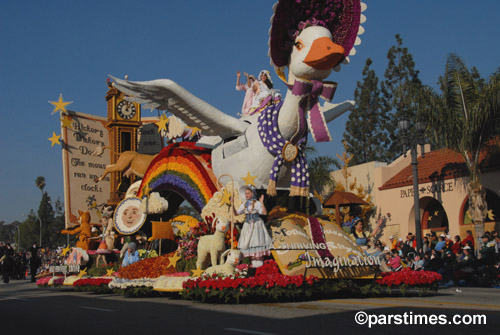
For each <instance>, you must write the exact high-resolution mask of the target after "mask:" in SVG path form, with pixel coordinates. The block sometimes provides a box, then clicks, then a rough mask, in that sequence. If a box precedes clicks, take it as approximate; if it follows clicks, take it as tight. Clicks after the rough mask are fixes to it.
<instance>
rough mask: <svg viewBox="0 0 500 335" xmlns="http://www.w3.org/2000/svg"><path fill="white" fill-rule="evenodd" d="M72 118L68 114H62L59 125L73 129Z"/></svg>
mask: <svg viewBox="0 0 500 335" xmlns="http://www.w3.org/2000/svg"><path fill="white" fill-rule="evenodd" d="M72 123H73V119H72V118H71V117H69V116H66V115H65V116H63V118H62V119H61V126H62V127H64V128H69V129H73V125H72Z"/></svg>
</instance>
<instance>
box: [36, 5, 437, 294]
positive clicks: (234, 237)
mask: <svg viewBox="0 0 500 335" xmlns="http://www.w3.org/2000/svg"><path fill="white" fill-rule="evenodd" d="M365 9H366V5H365V4H363V3H361V2H360V1H359V0H331V1H313V0H311V1H298V0H280V1H278V3H277V4H275V6H274V7H273V11H274V13H273V16H272V19H271V22H272V23H271V30H270V39H269V55H270V57H271V64H272V66H273V67H274V69H275V71H276V73H277V75H278V76H279V78H280V79H281V80H283V82H284V83H285V84H286V86H287V92H286V94H285V96H284V98H281V97H280V96H273V97H271V98H266V99H264V100H263V101H262V103H261V104H260V105H259V106H258V108H257V109H256V110H255V111H254V112H253V114H252V115H249V116H248V115H247V116H244V117H242V118H239V119H238V118H235V117H232V116H230V115H228V114H226V113H224V112H222V111H220V110H218V109H217V108H215V107H214V106H212V105H210V104H208V103H206V102H204V101H202V100H201V99H199V98H197V97H196V96H194V95H193V94H191V93H190V92H189V91H188V90H186V89H185V88H183V87H181V86H180V85H178V84H177V83H175V82H174V81H172V80H169V79H159V80H152V81H145V82H133V81H128V80H127V79H119V78H115V77H111V81H110V82H109V87H110V92H111V91H113V90H114V92H118V93H117V94H118V95H117V96H116V99H117V100H116V99H115V98H110V101H114V102H115V103H117V106H121V107H117V108H119V110H117V111H118V112H119V111H121V116H122V117H124V118H125V119H127V118H128V119H131V118H133V117H135V115H136V113H137V112H136V111H137V110H138V109H139V108H140V106H141V105H142V106H143V107H145V108H152V109H158V110H161V111H166V112H168V113H169V114H170V116H169V117H167V116H166V115H165V114H163V115H162V116H161V117H160V120H159V121H157V122H156V124H155V126H156V127H157V131H158V133H160V134H162V135H163V136H164V138H167V139H170V141H169V142H167V145H166V146H165V147H164V148H163V149H161V151H160V152H158V153H154V155H151V154H141V153H138V152H135V150H133V148H131V150H126V151H124V150H121V151H119V152H117V151H116V149H113V146H112V145H111V143H112V142H113V139H114V138H116V136H115V135H116V134H117V132H118V133H120V131H119V130H116V129H119V127H118V126H115V125H114V124H113V122H112V121H113V120H111V121H110V119H109V118H108V124H107V128H108V130H109V134H110V139H111V140H110V141H109V142H105V141H101V142H96V146H95V148H94V149H93V150H92V155H93V156H99V157H100V156H102V153H103V151H104V150H105V148H107V147H109V146H111V148H112V150H114V152H113V153H110V154H111V157H112V159H111V160H112V162H111V163H112V164H107V165H105V169H103V171H102V173H101V175H100V176H94V177H95V178H94V179H95V182H96V184H95V185H100V183H102V182H106V180H107V179H109V178H110V176H111V178H112V180H113V178H115V180H116V176H118V175H124V176H132V177H134V178H136V179H135V182H133V183H131V185H130V186H129V187H128V189H127V190H126V192H124V193H125V198H124V199H117V197H119V194H117V193H113V192H115V190H116V189H118V186H119V182H118V181H115V183H114V184H113V183H111V184H112V185H111V186H110V193H111V194H112V196H111V199H109V201H107V203H106V205H102V210H100V211H99V210H98V208H99V206H100V205H99V204H98V202H97V201H95V198H91V199H90V201H87V203H90V204H92V205H93V210H94V211H95V212H97V214H98V215H99V217H100V218H101V217H102V218H103V224H102V232H101V238H100V242H101V243H100V245H99V248H97V251H95V253H97V252H99V250H101V251H102V252H107V253H115V255H116V256H118V255H119V259H118V258H115V259H114V262H113V265H110V264H109V263H107V262H105V266H104V267H101V269H100V268H99V266H98V264H96V265H95V266H94V265H93V264H94V263H97V262H98V260H97V259H95V260H94V258H92V257H90V261H89V260H87V261H86V263H85V264H83V262H82V263H80V266H79V268H78V274H77V275H76V274H74V275H70V276H68V275H67V274H70V271H69V270H65V271H63V272H64V273H62V274H61V273H58V272H57V271H56V270H57V269H53V274H52V276H51V278H52V279H43V280H42V279H40V283H39V285H40V286H46V285H58V284H64V285H67V286H73V287H75V289H77V290H80V291H92V292H96V293H103V292H106V293H108V292H122V293H125V294H127V295H141V294H176V295H179V292H180V295H181V296H182V297H184V298H186V299H196V300H202V301H207V300H209V301H226V302H227V301H236V302H239V301H240V300H241V298H244V299H247V300H249V301H251V300H253V299H257V300H258V299H266V300H269V299H271V300H280V299H295V298H300V299H305V298H314V297H320V296H321V297H325V296H329V295H332V296H335V295H336V294H341V293H342V294H358V293H368V292H369V293H377V292H378V291H379V290H380V288H381V285H382V286H384V287H401V286H403V287H418V288H429V287H431V288H435V285H436V282H437V281H438V280H439V278H438V276H432V275H430V274H427V273H424V272H421V275H419V276H416V275H415V276H414V275H412V274H411V273H409V270H408V271H406V272H405V275H404V276H402V275H398V276H397V277H394V275H393V274H383V275H381V272H382V270H383V269H384V267H383V266H384V262H383V260H381V259H380V258H379V257H377V256H375V255H374V254H373V250H366V248H365V249H363V248H361V247H359V246H358V245H357V244H356V243H355V241H354V240H353V239H352V238H351V237H349V236H348V235H346V233H345V232H344V230H343V229H342V228H341V227H340V225H339V223H338V222H333V221H331V220H330V219H328V218H326V217H324V216H322V210H321V204H320V202H319V201H318V200H317V199H314V198H313V197H312V195H311V194H310V191H309V171H308V165H307V161H306V158H305V154H304V149H305V145H306V142H307V139H308V136H309V134H310V135H311V137H312V138H313V140H314V141H316V142H325V141H331V136H330V133H329V130H328V126H327V124H328V123H329V122H331V121H332V120H334V119H335V118H336V117H338V116H339V115H341V114H343V113H344V112H346V111H347V110H349V109H350V108H351V107H352V106H353V102H351V101H346V102H343V103H339V104H332V103H330V102H329V101H330V100H331V99H332V98H333V96H334V93H335V90H336V87H337V83H334V82H328V81H325V79H326V78H327V77H328V76H329V75H330V74H331V72H332V71H333V70H336V71H339V70H340V67H341V66H344V65H346V64H348V63H349V56H352V55H354V54H355V53H356V51H355V49H354V46H355V45H359V44H360V42H361V40H360V38H359V35H361V34H362V33H363V27H362V26H361V23H362V22H364V20H365V17H364V15H363V14H362V12H363V11H364V10H365ZM320 97H321V98H322V99H325V100H326V101H325V102H324V103H323V104H320V101H319V98H320ZM113 99H115V100H113ZM61 114H64V113H63V112H61ZM63 117H66V116H63ZM54 136H56V135H55V133H54ZM117 136H121V135H119V134H118V135H117ZM53 143H54V142H53ZM132 181H134V180H132ZM95 185H94V186H85V187H82V190H83V189H85V190H88V189H90V190H96V189H97V187H100V186H95ZM108 187H109V186H108ZM245 197H246V198H245ZM259 198H260V199H259ZM257 199H259V200H257ZM279 199H286V200H287V201H286V204H287V205H285V206H283V205H282V204H281V205H280V203H281V202H282V201H280V200H279ZM87 200H88V198H87ZM183 202H187V203H189V204H190V205H191V206H192V208H193V209H194V210H195V211H196V212H198V213H199V215H200V217H201V220H197V219H195V218H193V217H189V216H183V217H179V216H177V217H174V215H175V212H176V210H177V209H178V207H179V206H180V204H181V203H183ZM109 204H111V206H112V207H111V208H112V209H109V207H107V205H109ZM250 204H251V210H252V211H249V210H248V209H249V208H250V207H249V206H250ZM259 206H260V207H259ZM256 207H259V208H260V209H259V211H257V212H256V211H255V210H254V209H255V208H256ZM105 208H106V209H105ZM240 208H243V210H242V211H240V210H239V209H240ZM266 208H267V209H268V210H265V209H266ZM110 210H111V211H112V213H113V214H111V213H110V212H109V211H110ZM105 211H106V212H107V213H108V214H105ZM70 214H71V213H70ZM87 214H88V213H87ZM87 214H85V213H84V212H82V213H80V218H79V220H78V222H79V223H78V228H74V229H73V230H65V231H63V233H75V234H76V233H77V234H79V235H78V236H79V242H78V244H77V246H76V247H79V248H80V249H82V250H85V251H86V252H87V253H92V251H91V250H89V249H92V248H90V246H89V243H88V240H89V239H91V238H93V237H92V236H91V235H92V232H91V229H90V225H89V223H90V218H89V217H88V215H87ZM259 214H261V215H262V216H263V217H264V218H266V222H265V225H264V224H261V223H260V222H261V220H262V219H261V217H260V216H259ZM266 214H267V215H266ZM70 216H71V215H70ZM73 216H74V215H73ZM71 219H72V220H73V221H74V219H75V218H74V217H71V218H70V221H71ZM146 222H147V225H149V226H148V228H147V229H145V227H146V224H145V223H146ZM243 222H245V223H243ZM108 223H110V226H111V227H112V229H111V230H109V229H108ZM111 223H112V225H111ZM238 223H240V224H238ZM241 223H243V228H240V226H241ZM247 223H248V226H247V228H248V227H250V228H248V229H250V230H251V233H250V234H253V233H254V231H257V230H258V229H259V228H258V227H264V228H263V229H264V230H265V232H261V233H262V234H264V235H265V236H266V234H267V236H269V242H268V243H267V246H266V248H265V250H260V249H259V250H258V252H254V253H249V254H251V255H252V257H251V258H250V259H249V257H245V255H246V250H247V249H246V248H245V247H244V245H246V244H248V243H249V242H248V241H246V240H245V237H244V236H246V235H248V234H249V233H248V232H246V231H245V229H247V228H245V227H246V226H245V225H247ZM259 225H260V226H259ZM260 229H262V228H260ZM141 230H142V231H143V230H146V231H148V232H149V234H146V235H147V236H146V237H145V239H148V242H149V245H150V247H149V248H148V249H147V250H144V251H143V254H142V255H140V256H139V260H138V261H136V262H134V263H133V264H130V265H126V266H124V265H122V266H121V267H119V266H118V265H119V264H122V263H121V262H122V259H123V258H125V257H128V256H127V253H128V252H135V251H134V250H133V249H134V248H131V246H133V247H135V246H136V243H137V241H138V240H132V239H131V238H134V239H135V238H137V237H138V236H139V235H138V232H140V231H141ZM112 235H116V237H121V238H122V239H123V240H124V241H125V242H124V243H123V245H124V247H123V249H122V250H121V252H120V251H118V250H116V249H115V247H116V243H114V244H113V243H111V242H110V241H109V239H110V238H111V236H112ZM240 235H241V238H240ZM127 239H128V241H127ZM264 239H265V237H264ZM155 241H156V242H159V246H156V247H152V246H153V245H155V243H156V242H155ZM162 241H163V243H169V245H170V246H172V248H171V249H170V250H167V252H166V253H165V254H163V255H162V254H161V252H162V247H161V243H162ZM157 244H158V243H156V245H157ZM127 246H128V251H127V252H126V253H125V255H123V253H124V251H125V250H126V249H127ZM250 249H251V248H250ZM250 249H248V250H250ZM74 250H76V249H74ZM94 250H95V248H94ZM104 250H105V251H104ZM131 250H132V251H131ZM71 257H73V256H72V255H69V256H68V257H67V260H68V259H70V258H71ZM106 259H107V260H109V259H110V258H109V257H108V258H106ZM123 264H125V263H123ZM87 268H89V269H92V268H93V277H92V276H90V275H89V274H90V273H89V272H88V271H87ZM95 268H97V270H96V269H95ZM381 269H382V270H381ZM59 270H61V269H59ZM73 271H74V269H73ZM89 271H90V270H89ZM103 271H105V273H103ZM50 280H52V283H51V284H49V281H50ZM45 281H47V283H45ZM172 292H173V293H172Z"/></svg>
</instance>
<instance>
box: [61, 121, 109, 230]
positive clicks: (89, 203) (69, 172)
mask: <svg viewBox="0 0 500 335" xmlns="http://www.w3.org/2000/svg"><path fill="white" fill-rule="evenodd" d="M69 117H71V127H63V128H62V137H63V142H64V143H63V150H62V154H63V170H64V204H65V213H66V226H67V225H68V223H69V222H73V223H74V222H76V220H77V215H78V210H81V211H87V210H88V211H90V215H91V219H92V222H97V210H98V206H101V205H103V204H105V203H106V202H107V201H108V199H109V194H110V193H109V187H110V186H109V185H110V183H109V178H108V177H106V178H104V179H103V180H101V181H100V182H99V183H96V182H95V179H96V178H97V177H100V176H101V175H102V174H103V172H104V170H105V169H106V165H108V164H109V163H110V155H109V151H107V150H106V151H104V150H102V148H103V147H108V146H109V135H108V130H107V129H106V126H105V124H106V118H104V117H99V116H94V115H88V114H83V113H77V112H72V111H70V112H69ZM99 148H101V150H99Z"/></svg>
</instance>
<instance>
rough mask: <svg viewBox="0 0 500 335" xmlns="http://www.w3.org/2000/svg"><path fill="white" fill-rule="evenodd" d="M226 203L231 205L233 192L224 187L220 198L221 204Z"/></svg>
mask: <svg viewBox="0 0 500 335" xmlns="http://www.w3.org/2000/svg"><path fill="white" fill-rule="evenodd" d="M225 204H228V205H231V194H230V193H229V192H228V191H227V190H226V189H224V192H222V199H220V202H219V206H221V207H222V206H224V205H225Z"/></svg>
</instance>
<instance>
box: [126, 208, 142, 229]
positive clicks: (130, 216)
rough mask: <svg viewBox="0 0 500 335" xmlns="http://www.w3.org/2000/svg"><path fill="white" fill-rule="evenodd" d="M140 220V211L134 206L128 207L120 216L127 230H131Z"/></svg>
mask: <svg viewBox="0 0 500 335" xmlns="http://www.w3.org/2000/svg"><path fill="white" fill-rule="evenodd" d="M140 219H141V211H140V210H139V208H138V207H136V206H132V205H130V206H128V207H126V208H125V210H124V211H123V214H122V222H123V224H124V225H125V226H126V227H127V228H131V227H133V226H135V225H136V224H137V222H139V220H140Z"/></svg>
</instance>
